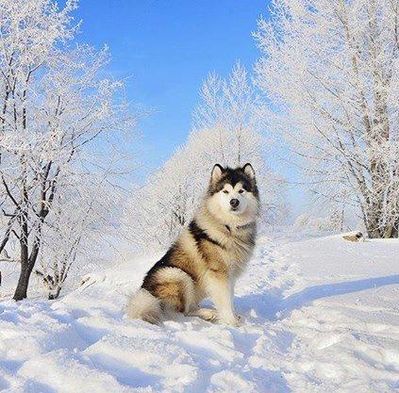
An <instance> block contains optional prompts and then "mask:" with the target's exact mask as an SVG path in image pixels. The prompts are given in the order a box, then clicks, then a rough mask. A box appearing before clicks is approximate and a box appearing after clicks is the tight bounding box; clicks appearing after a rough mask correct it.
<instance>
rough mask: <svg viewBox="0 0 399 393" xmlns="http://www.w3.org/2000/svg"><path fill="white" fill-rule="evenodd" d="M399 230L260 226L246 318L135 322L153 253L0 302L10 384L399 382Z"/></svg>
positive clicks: (348, 386) (1, 359) (240, 292)
mask: <svg viewBox="0 0 399 393" xmlns="http://www.w3.org/2000/svg"><path fill="white" fill-rule="evenodd" d="M398 255H399V241H398V240H389V241H388V240H387V241H382V240H381V241H379V240H373V241H366V242H364V243H350V242H346V241H344V240H343V239H342V237H341V236H340V235H336V236H327V237H319V238H307V239H298V236H294V235H292V234H291V235H290V234H287V233H286V234H284V235H282V234H278V235H277V234H274V235H273V236H271V237H265V236H263V237H261V238H260V239H259V241H258V246H257V249H256V254H255V256H254V258H253V260H252V261H251V265H250V266H249V269H248V270H247V272H246V274H245V275H244V276H243V277H242V278H241V279H240V281H239V282H238V284H237V291H236V307H237V311H238V312H239V313H240V314H241V315H242V316H243V319H244V323H243V325H242V326H241V327H238V328H233V327H228V326H222V325H216V324H212V323H208V322H205V321H202V320H199V319H198V318H186V317H180V318H178V320H176V321H167V322H165V324H164V325H163V326H153V325H150V324H148V323H145V322H142V321H130V320H128V319H127V318H126V317H125V315H124V313H123V306H124V304H125V303H126V299H127V296H128V295H129V293H130V292H131V291H133V290H134V289H135V288H137V287H138V286H139V285H140V282H141V280H142V277H143V274H144V272H145V271H146V270H147V269H148V267H149V266H150V265H151V264H152V263H153V262H154V261H155V260H156V256H155V255H154V256H153V257H147V258H136V259H134V260H131V261H130V262H126V263H121V264H119V265H118V266H117V267H113V268H109V269H106V270H104V271H102V272H100V273H93V274H90V275H89V276H87V277H86V278H87V281H86V282H85V284H84V285H83V286H82V287H80V288H78V289H77V290H74V291H72V292H70V293H68V294H66V295H65V296H63V297H62V298H61V299H59V300H55V301H47V300H40V299H33V300H26V301H23V302H20V303H15V302H13V301H12V300H3V301H2V302H1V303H0V390H2V391H4V392H35V393H36V392H45V393H47V392H48V393H50V392H51V393H53V392H77V391H80V390H81V388H82V387H84V389H85V390H86V391H92V392H96V393H101V392H109V391H113V392H141V391H142V392H159V391H163V392H190V393H191V392H227V391H228V392H230V393H233V392H290V391H293V392H332V391H336V392H362V393H363V392H393V391H396V390H397V389H399V306H398V297H399V263H398V262H399V257H398Z"/></svg>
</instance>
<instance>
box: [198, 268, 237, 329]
mask: <svg viewBox="0 0 399 393" xmlns="http://www.w3.org/2000/svg"><path fill="white" fill-rule="evenodd" d="M206 281H207V283H206V284H207V285H206V286H207V291H208V294H209V296H210V297H211V299H212V301H213V303H214V305H215V307H216V310H217V312H218V320H219V321H220V322H222V323H226V324H228V325H233V326H237V325H238V324H239V319H238V318H237V317H236V315H235V313H234V305H233V297H234V293H233V291H234V288H233V283H232V280H230V279H229V278H228V277H226V276H225V275H222V274H219V273H217V272H210V273H209V274H208V275H207V280H206Z"/></svg>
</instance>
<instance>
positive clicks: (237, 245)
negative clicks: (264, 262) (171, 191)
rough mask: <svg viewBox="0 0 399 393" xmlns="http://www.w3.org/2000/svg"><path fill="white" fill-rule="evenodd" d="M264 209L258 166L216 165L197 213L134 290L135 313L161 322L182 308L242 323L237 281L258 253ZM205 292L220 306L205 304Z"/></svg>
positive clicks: (129, 309)
mask: <svg viewBox="0 0 399 393" xmlns="http://www.w3.org/2000/svg"><path fill="white" fill-rule="evenodd" d="M258 214H259V193H258V188H257V185H256V179H255V172H254V170H253V168H252V166H251V165H250V164H246V165H244V166H243V167H242V168H241V167H239V168H235V169H232V168H223V167H222V166H220V165H218V164H217V165H215V166H214V168H213V170H212V174H211V180H210V183H209V187H208V190H207V193H206V196H205V198H204V200H203V202H202V204H201V206H200V207H199V209H198V211H197V214H196V215H195V217H194V218H193V220H192V221H191V223H190V224H189V225H188V226H187V228H185V229H184V230H183V231H182V233H181V234H180V236H179V237H178V239H177V240H176V242H175V243H174V244H173V245H172V246H171V247H170V249H169V250H168V251H167V253H166V254H165V255H164V256H163V257H162V258H161V260H160V261H158V262H157V263H156V264H155V265H154V266H153V267H152V268H151V269H150V270H149V271H148V273H147V274H146V276H145V278H144V281H143V284H142V286H141V288H140V289H139V291H138V292H136V293H135V294H133V295H132V296H131V298H130V300H129V303H128V306H127V313H128V315H129V317H131V318H139V319H143V320H145V321H148V322H151V323H159V322H160V321H162V320H163V319H165V318H167V317H170V316H171V315H172V314H173V313H175V312H180V313H183V314H185V315H194V316H199V317H201V318H203V319H206V320H210V321H219V322H221V323H226V324H230V325H237V324H238V322H239V319H238V317H237V315H236V314H235V311H234V306H233V297H234V285H235V282H236V280H237V278H238V277H239V276H240V274H241V273H242V271H243V270H244V269H245V267H246V265H247V263H248V261H249V259H250V258H251V256H252V253H253V249H254V246H255V238H256V219H257V217H258ZM204 298H211V300H212V301H213V303H214V305H215V308H216V309H207V308H200V307H199V303H200V302H201V300H203V299H204Z"/></svg>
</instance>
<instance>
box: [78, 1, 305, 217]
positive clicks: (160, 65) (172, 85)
mask: <svg viewBox="0 0 399 393" xmlns="http://www.w3.org/2000/svg"><path fill="white" fill-rule="evenodd" d="M269 3H270V2H269V1H268V0H185V1H183V0H80V6H79V9H78V11H77V13H76V18H77V19H82V20H83V24H82V28H81V34H80V36H79V40H81V41H84V42H87V43H90V44H92V45H94V46H95V47H98V48H99V47H101V46H102V45H104V44H107V45H108V46H109V47H110V51H111V53H112V62H111V65H110V68H109V70H108V71H109V72H111V74H113V75H115V76H116V77H118V78H125V77H129V79H128V80H127V94H128V98H129V99H130V100H131V101H133V102H135V103H138V104H141V105H143V106H144V107H145V108H147V109H150V110H152V111H153V112H152V114H151V115H150V116H148V117H147V118H146V119H144V120H142V121H141V122H140V132H141V134H142V139H141V142H140V143H141V145H140V148H139V155H140V157H139V161H141V163H142V164H143V167H142V169H141V170H140V171H139V172H138V173H137V175H138V178H139V179H141V180H142V179H143V178H144V177H145V176H146V175H147V174H148V173H149V172H151V171H153V170H154V169H156V168H157V167H159V166H161V165H162V163H163V162H164V161H165V160H166V159H167V158H168V157H169V156H170V155H171V154H172V153H173V152H174V151H175V149H176V148H177V147H178V146H179V145H181V144H183V143H184V142H185V140H186V138H187V136H188V134H189V132H190V128H191V115H192V112H193V110H194V108H195V106H196V105H197V103H198V91H199V88H200V86H201V84H202V81H203V80H204V79H205V78H206V76H207V75H208V74H209V72H211V71H216V72H217V73H218V74H220V75H222V76H225V75H227V74H228V73H229V72H230V71H231V68H232V66H233V65H234V63H235V62H236V61H237V60H240V62H241V63H242V64H243V65H244V66H246V67H247V68H248V69H249V70H250V69H251V68H252V66H253V64H254V62H255V61H256V60H257V58H258V56H259V52H258V49H257V47H256V45H255V41H254V39H253V37H252V32H254V31H255V30H256V27H257V26H256V24H257V20H258V18H259V17H260V15H261V14H262V15H263V16H264V17H267V16H268V7H269ZM268 163H269V165H270V166H271V167H272V169H274V170H276V171H277V172H279V173H280V174H282V175H283V176H285V177H286V178H287V179H288V180H290V181H295V180H296V177H297V174H296V173H295V171H294V172H293V168H292V167H291V168H288V167H287V166H284V165H283V164H281V162H278V161H277V160H276V159H275V158H273V161H270V160H269V162H268ZM288 197H289V199H290V201H291V204H292V205H293V207H294V208H295V210H298V207H299V208H300V205H301V204H303V196H301V194H300V193H298V190H297V189H296V187H295V186H291V189H290V190H289V195H288Z"/></svg>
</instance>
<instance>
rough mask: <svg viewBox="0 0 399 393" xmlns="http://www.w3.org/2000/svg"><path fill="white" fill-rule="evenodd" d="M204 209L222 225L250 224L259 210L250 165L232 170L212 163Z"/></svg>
mask: <svg viewBox="0 0 399 393" xmlns="http://www.w3.org/2000/svg"><path fill="white" fill-rule="evenodd" d="M207 207H208V209H209V211H210V212H211V213H212V214H213V215H215V216H217V217H218V218H219V219H221V220H222V221H223V222H225V223H227V222H236V223H246V222H250V221H253V220H254V219H255V218H256V216H257V214H258V211H259V191H258V187H257V185H256V178H255V171H254V169H253V168H252V165H251V164H245V165H244V166H243V167H238V168H235V169H232V168H229V167H227V168H223V167H222V166H221V165H219V164H216V165H215V166H214V167H213V169H212V174H211V180H210V183H209V187H208V200H207Z"/></svg>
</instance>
